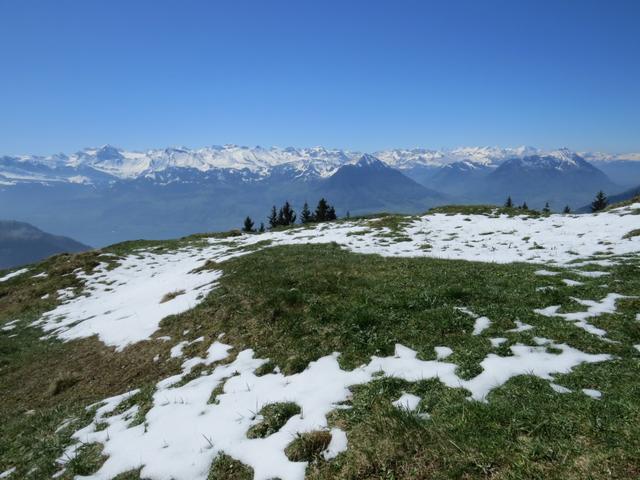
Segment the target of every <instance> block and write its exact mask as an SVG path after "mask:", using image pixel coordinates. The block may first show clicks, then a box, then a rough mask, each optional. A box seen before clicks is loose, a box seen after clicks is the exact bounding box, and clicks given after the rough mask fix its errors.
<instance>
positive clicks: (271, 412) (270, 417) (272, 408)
mask: <svg viewBox="0 0 640 480" xmlns="http://www.w3.org/2000/svg"><path fill="white" fill-rule="evenodd" d="M299 413H300V407H299V406H298V405H297V404H295V403H293V402H282V403H271V404H269V405H266V406H264V407H262V409H261V410H260V412H258V414H259V415H261V416H262V421H261V422H260V423H258V424H257V425H254V426H253V427H251V428H250V429H249V431H248V432H247V437H248V438H265V437H268V436H269V435H273V434H274V433H276V432H277V431H279V430H280V429H281V428H282V427H283V426H284V425H285V424H286V423H287V422H288V421H289V419H290V418H291V417H293V416H294V415H297V414H299Z"/></svg>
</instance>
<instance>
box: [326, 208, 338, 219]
mask: <svg viewBox="0 0 640 480" xmlns="http://www.w3.org/2000/svg"><path fill="white" fill-rule="evenodd" d="M336 218H338V217H337V216H336V209H335V208H333V205H329V209H328V210H327V220H335V219H336Z"/></svg>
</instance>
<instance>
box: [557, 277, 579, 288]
mask: <svg viewBox="0 0 640 480" xmlns="http://www.w3.org/2000/svg"><path fill="white" fill-rule="evenodd" d="M562 282H563V283H564V284H565V285H567V286H569V287H578V286H580V285H584V283H582V282H578V281H577V280H571V279H570V278H563V279H562Z"/></svg>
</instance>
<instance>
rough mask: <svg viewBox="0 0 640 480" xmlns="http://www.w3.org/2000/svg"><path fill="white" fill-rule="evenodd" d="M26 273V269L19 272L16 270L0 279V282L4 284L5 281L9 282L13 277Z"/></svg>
mask: <svg viewBox="0 0 640 480" xmlns="http://www.w3.org/2000/svg"><path fill="white" fill-rule="evenodd" d="M28 271H29V269H28V268H21V269H20V270H16V271H15V272H11V273H7V274H6V275H5V276H4V277H0V282H6V281H7V280H11V279H12V278H13V277H17V276H18V275H22V274H23V273H27V272H28Z"/></svg>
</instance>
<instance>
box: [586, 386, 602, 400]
mask: <svg viewBox="0 0 640 480" xmlns="http://www.w3.org/2000/svg"><path fill="white" fill-rule="evenodd" d="M582 393H584V394H585V395H587V396H589V397H591V398H595V399H597V400H600V398H602V392H601V391H600V390H593V389H591V388H583V389H582Z"/></svg>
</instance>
